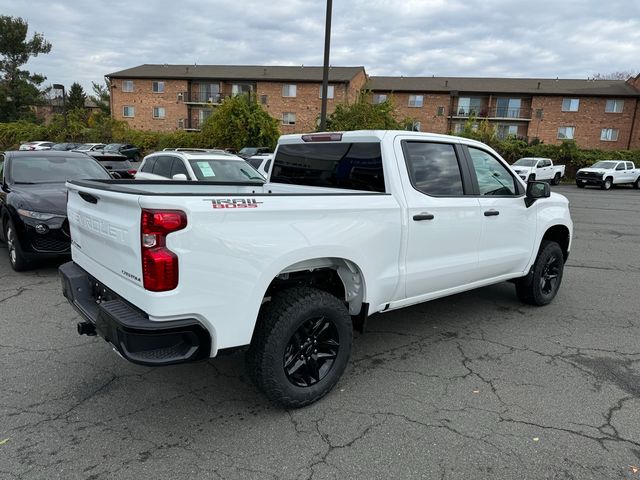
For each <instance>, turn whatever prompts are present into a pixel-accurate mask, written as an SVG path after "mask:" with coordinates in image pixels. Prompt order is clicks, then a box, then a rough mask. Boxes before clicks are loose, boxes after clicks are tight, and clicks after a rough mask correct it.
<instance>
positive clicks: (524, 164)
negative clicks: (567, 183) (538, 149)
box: [512, 157, 564, 185]
mask: <svg viewBox="0 0 640 480" xmlns="http://www.w3.org/2000/svg"><path fill="white" fill-rule="evenodd" d="M512 168H513V170H514V171H515V172H516V173H517V174H518V176H519V177H520V178H521V179H523V180H524V181H527V182H532V181H534V180H537V181H548V182H551V185H558V184H559V183H560V179H561V178H562V177H564V165H554V164H553V160H551V159H550V158H538V157H526V158H521V159H520V160H518V161H517V162H516V163H514V164H513V165H512Z"/></svg>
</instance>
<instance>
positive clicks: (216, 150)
mask: <svg viewBox="0 0 640 480" xmlns="http://www.w3.org/2000/svg"><path fill="white" fill-rule="evenodd" d="M162 151H163V152H200V153H218V154H220V155H232V156H234V157H235V156H237V155H233V154H231V153H229V152H227V151H226V150H221V149H219V148H191V147H180V148H163V149H162Z"/></svg>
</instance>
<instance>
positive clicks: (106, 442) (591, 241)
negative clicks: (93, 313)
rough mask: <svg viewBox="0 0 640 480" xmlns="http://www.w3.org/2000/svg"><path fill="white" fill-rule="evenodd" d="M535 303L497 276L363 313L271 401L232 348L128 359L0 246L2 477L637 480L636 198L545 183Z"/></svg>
mask: <svg viewBox="0 0 640 480" xmlns="http://www.w3.org/2000/svg"><path fill="white" fill-rule="evenodd" d="M553 190H554V191H559V192H560V193H563V194H566V195H567V196H568V197H569V199H570V201H571V211H572V215H573V219H574V222H575V240H574V243H573V248H572V252H571V257H570V259H569V262H568V264H567V266H566V269H565V276H564V280H563V286H562V287H561V289H560V292H559V294H558V296H557V298H556V299H555V301H554V303H552V304H551V305H550V306H547V307H544V308H535V307H529V306H524V305H522V304H520V303H519V302H518V300H517V299H516V296H515V292H514V287H513V285H511V284H507V283H505V284H500V285H495V286H492V287H488V288H483V289H480V290H477V291H473V292H469V293H465V294H460V295H457V296H454V297H450V298H446V299H442V300H438V301H434V302H431V303H427V304H422V305H419V306H416V307H412V308H409V309H405V310H401V311H396V312H392V313H388V314H384V315H378V316H375V317H372V318H371V320H370V322H369V326H368V332H367V333H366V334H365V335H359V336H357V337H356V339H355V341H354V352H353V359H352V362H351V364H350V365H349V367H348V369H347V371H346V372H345V375H344V376H343V378H342V380H341V381H340V383H339V384H338V386H337V388H336V389H335V390H334V391H333V392H332V393H330V394H329V395H328V396H327V397H326V398H325V399H323V400H321V401H320V402H318V403H316V404H314V405H312V406H310V407H307V408H304V409H300V410H292V411H283V410H279V409H277V408H274V407H272V406H271V405H270V404H269V403H268V402H267V401H266V400H265V399H264V397H263V396H262V395H261V394H260V393H259V392H258V391H257V390H256V389H255V388H254V387H253V386H252V385H251V383H249V381H248V379H247V378H246V376H245V375H244V370H243V369H244V365H243V356H242V354H234V355H229V356H226V357H221V358H219V359H215V360H212V361H209V362H205V363H199V364H192V365H182V366H175V367H165V368H158V369H152V368H145V367H138V366H135V365H132V364H129V363H128V362H126V361H124V360H122V359H120V358H119V357H118V356H117V355H115V354H114V353H113V352H112V351H111V349H110V348H109V347H108V345H107V344H106V343H105V342H104V341H102V340H100V339H97V338H88V337H80V336H78V335H77V334H76V331H75V324H76V322H77V316H76V314H75V312H74V311H73V310H72V309H71V307H70V306H69V305H68V304H67V302H66V300H65V299H64V298H63V297H62V295H61V293H60V285H59V281H58V278H57V272H56V268H55V265H48V266H45V267H44V268H42V269H39V270H36V271H32V272H28V273H22V274H17V273H14V272H13V271H12V270H11V269H10V267H9V262H8V259H7V258H6V257H7V256H6V249H5V248H4V246H2V247H0V366H1V369H0V392H1V393H0V478H2V479H4V478H7V479H13V478H16V479H112V478H114V479H120V478H122V479H128V478H136V479H138V478H147V479H177V478H182V479H186V478H198V479H199V478H207V479H209V478H210V479H218V478H220V479H222V478H224V479H227V478H229V479H231V478H237V479H269V478H285V479H289V478H290V479H306V478H314V479H324V478H340V479H346V478H362V479H374V478H376V479H377V478H379V479H392V478H393V479H400V478H425V479H485V478H487V479H489V478H490V479H494V478H500V479H516V478H517V479H581V480H584V479H598V480H600V479H609V478H611V479H640V470H638V468H640V342H639V340H640V316H639V312H640V287H639V285H640V242H639V240H640V191H637V190H632V189H628V188H618V189H613V190H611V191H601V190H598V189H585V190H578V189H577V188H576V187H575V186H570V185H567V186H559V187H553Z"/></svg>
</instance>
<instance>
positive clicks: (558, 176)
mask: <svg viewBox="0 0 640 480" xmlns="http://www.w3.org/2000/svg"><path fill="white" fill-rule="evenodd" d="M559 183H560V173H556V175H555V176H554V177H553V180H551V185H558V184H559Z"/></svg>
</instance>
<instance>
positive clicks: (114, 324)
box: [60, 131, 573, 407]
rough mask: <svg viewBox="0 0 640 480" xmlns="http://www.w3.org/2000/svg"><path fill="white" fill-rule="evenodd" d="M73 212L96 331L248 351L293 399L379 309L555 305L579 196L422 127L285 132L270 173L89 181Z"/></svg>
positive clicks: (150, 355)
mask: <svg viewBox="0 0 640 480" xmlns="http://www.w3.org/2000/svg"><path fill="white" fill-rule="evenodd" d="M163 155H166V154H163V153H161V154H156V155H154V156H153V158H156V159H157V161H159V160H158V159H159V158H162V156H163ZM172 155H173V156H174V158H175V156H176V155H181V156H184V157H185V158H187V156H188V158H189V165H190V166H191V165H192V164H193V163H195V165H196V170H197V168H198V162H199V160H198V158H197V157H198V154H188V153H173V154H172ZM202 155H204V154H202ZM227 161H228V160H227ZM230 163H238V162H230ZM178 165H182V164H181V163H178ZM209 166H210V165H209V164H208V162H207V163H206V164H205V165H204V167H205V168H204V169H202V170H201V174H204V176H205V177H206V178H207V179H212V178H220V177H218V173H217V172H215V167H216V166H215V165H212V166H211V172H209V174H208V175H207V174H205V173H204V172H207V171H208V170H209ZM214 172H215V173H216V175H215V176H214V175H213V173H214ZM169 175H170V174H169ZM125 182H126V181H125ZM69 209H70V210H71V211H73V212H74V216H73V218H72V220H71V234H72V237H73V240H74V245H73V247H72V255H73V262H69V263H67V264H65V265H63V266H62V267H61V268H60V272H61V276H62V285H63V293H64V295H65V296H66V297H67V299H68V300H69V301H70V303H71V304H72V305H73V306H75V307H76V308H77V310H78V311H79V313H80V315H81V316H82V317H83V318H84V321H83V322H81V323H80V324H79V326H78V331H79V332H80V333H86V334H94V335H95V334H98V335H101V336H102V337H103V338H105V339H107V340H108V341H109V342H111V344H112V345H113V348H114V349H115V350H117V351H118V352H119V353H120V355H122V356H123V357H124V358H126V359H128V360H130V361H132V362H134V363H138V364H142V365H153V366H160V365H168V364H176V363H182V362H189V361H194V360H200V359H207V358H209V357H215V356H216V355H217V354H218V352H220V351H221V350H223V349H228V348H233V347H241V346H246V345H248V346H249V349H248V351H247V359H248V362H249V368H248V371H249V372H250V374H251V375H252V376H253V377H254V380H255V381H256V382H257V384H258V386H259V387H260V388H261V389H262V390H263V391H264V392H265V393H266V395H267V396H268V397H269V398H270V399H271V400H272V401H274V402H276V403H278V404H280V405H284V406H286V407H301V406H303V405H307V404H309V403H312V402H314V401H316V400H318V399H319V398H321V397H322V396H323V395H325V394H326V393H327V392H329V391H330V390H331V388H332V387H333V386H334V385H335V384H336V382H337V381H338V379H339V378H340V376H341V374H342V372H343V371H344V369H345V367H346V365H347V363H348V360H349V356H350V353H351V343H352V335H353V329H354V326H355V328H358V329H362V328H363V326H364V323H365V321H366V318H367V317H368V316H369V315H371V314H374V313H377V312H387V311H391V310H395V309H398V308H402V307H406V306H409V305H415V304H417V303H420V302H424V301H428V300H432V299H435V298H439V297H444V296H447V295H453V294H456V293H459V292H463V291H466V290H471V289H474V288H478V287H482V286H485V285H490V284H494V283H499V282H503V281H506V280H512V281H513V282H514V283H515V287H516V288H515V290H516V293H517V295H518V297H519V298H520V299H521V300H522V301H523V302H525V303H529V304H532V305H546V304H548V303H550V302H551V301H552V300H553V299H554V297H555V295H556V293H557V292H558V288H559V287H560V284H561V281H562V275H563V267H564V263H565V261H566V259H567V257H568V256H569V252H570V249H571V239H572V228H573V226H572V221H571V217H570V213H569V202H568V201H567V199H566V198H565V197H563V196H562V195H559V194H556V193H551V192H550V187H549V184H548V183H545V182H529V184H528V185H525V183H524V182H523V181H522V180H521V179H520V178H519V177H518V176H517V175H516V174H515V173H514V172H513V171H512V170H511V168H510V167H509V165H508V164H507V163H506V162H505V161H504V160H503V159H502V158H501V157H500V156H499V155H498V154H497V153H496V152H495V151H494V150H492V149H491V148H490V147H488V146H486V145H484V144H482V143H480V142H477V141H474V140H470V139H464V138H458V137H453V136H446V135H434V134H426V133H419V132H407V131H388V132H385V131H354V132H344V133H321V134H308V135H285V136H283V137H281V138H280V140H279V145H278V147H277V149H276V152H275V157H274V164H273V166H272V167H271V175H270V182H269V183H264V182H263V181H260V180H258V179H255V180H252V179H250V178H249V179H247V181H244V182H234V181H233V180H232V181H228V182H219V183H217V184H213V183H208V184H199V183H198V182H180V183H178V182H171V181H162V182H135V185H131V184H130V183H129V184H126V185H122V181H121V182H113V181H109V180H104V181H72V182H70V184H69ZM95 225H99V226H100V229H105V228H106V229H108V232H109V234H97V233H96V226H95ZM98 296H99V298H100V302H99V303H97V302H96V298H98ZM95 345H96V346H98V345H100V344H98V343H96V344H95Z"/></svg>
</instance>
